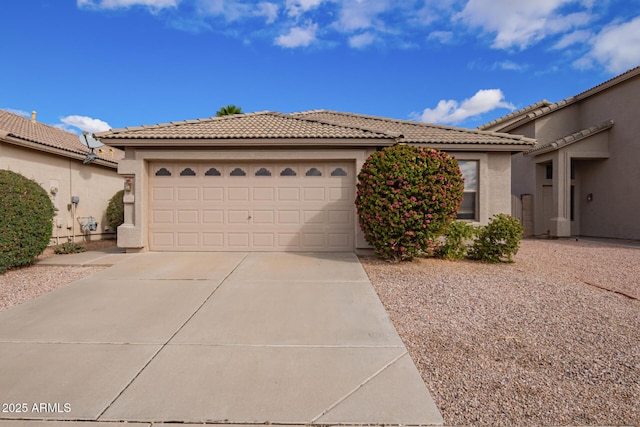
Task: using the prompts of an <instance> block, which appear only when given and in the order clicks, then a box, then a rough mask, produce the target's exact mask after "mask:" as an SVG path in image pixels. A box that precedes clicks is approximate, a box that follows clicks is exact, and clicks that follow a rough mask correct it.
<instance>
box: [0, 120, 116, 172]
mask: <svg viewBox="0 0 640 427" xmlns="http://www.w3.org/2000/svg"><path fill="white" fill-rule="evenodd" d="M6 137H13V138H16V139H18V140H22V141H29V142H32V143H35V144H38V145H42V146H45V147H51V148H56V149H59V150H63V151H65V152H67V153H69V154H70V156H69V157H74V158H78V157H79V156H73V155H72V154H77V155H81V156H84V155H86V154H87V153H89V149H88V148H87V147H86V146H84V145H83V144H82V143H81V142H80V139H79V137H78V135H76V134H73V133H70V132H67V131H64V130H62V129H58V128H55V127H53V126H49V125H46V124H43V123H38V122H32V121H31V120H29V119H27V118H25V117H22V116H19V115H17V114H13V113H10V112H8V111H4V110H0V139H4V138H6ZM105 148H106V147H105ZM114 150H115V151H114V156H113V158H112V157H111V156H110V155H106V154H104V155H101V154H99V153H96V154H98V156H99V157H100V158H101V159H102V160H104V161H105V162H108V163H110V164H112V165H117V163H118V160H120V159H121V158H122V157H123V156H124V153H123V152H122V151H120V150H118V149H114ZM96 151H98V150H96Z"/></svg>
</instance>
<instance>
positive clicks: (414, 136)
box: [95, 110, 535, 252]
mask: <svg viewBox="0 0 640 427" xmlns="http://www.w3.org/2000/svg"><path fill="white" fill-rule="evenodd" d="M95 137H96V138H98V139H99V140H101V141H102V142H103V143H105V144H106V145H108V146H111V147H117V148H121V149H124V151H125V158H124V159H123V160H122V161H120V163H119V168H118V171H119V173H120V174H121V175H123V176H124V178H125V180H126V182H127V185H128V187H127V191H126V192H125V198H124V202H125V223H124V224H123V225H122V226H120V227H119V228H118V245H119V246H121V247H124V248H126V249H127V251H131V252H134V251H145V250H153V251H222V250H225V251H354V250H357V249H359V248H367V247H368V245H367V243H366V242H365V241H364V238H363V237H362V235H361V232H360V230H359V225H358V221H357V218H356V212H355V205H354V199H355V191H356V176H357V174H358V172H359V170H360V168H361V167H362V164H363V163H364V161H365V160H366V159H367V157H368V156H369V155H370V154H371V153H373V152H374V151H375V150H378V149H381V148H383V147H387V146H391V145H394V144H398V143H405V144H415V145H420V146H429V147H435V148H439V149H442V150H444V151H446V152H448V153H450V154H452V155H453V156H455V157H456V158H457V159H458V161H459V162H460V165H461V169H462V171H463V174H464V175H465V177H466V188H465V200H464V202H463V207H462V208H461V211H460V217H461V218H464V219H467V220H470V221H473V222H477V223H486V222H487V221H488V220H489V218H490V217H491V216H492V215H494V214H496V213H501V212H504V213H508V212H510V207H511V204H510V203H511V196H510V194H511V190H510V182H511V181H510V179H511V154H512V153H514V152H520V151H523V150H528V149H530V148H531V147H532V146H533V145H534V143H535V142H534V141H533V140H531V139H528V138H523V137H520V136H513V135H508V134H498V133H494V132H484V131H478V130H467V129H460V128H453V127H446V126H437V125H428V124H423V123H417V122H411V121H401V120H394V119H386V118H381V117H372V116H364V115H359V114H351V113H341V112H335V111H325V110H316V111H306V112H301V113H293V114H282V113H276V112H269V111H266V112H258V113H249V114H237V115H231V116H224V117H214V118H208V119H200V120H189V121H183V122H173V123H167V124H159V125H152V126H141V127H131V128H124V129H114V130H110V131H107V132H101V133H97V134H95Z"/></svg>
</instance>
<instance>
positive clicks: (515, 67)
mask: <svg viewBox="0 0 640 427" xmlns="http://www.w3.org/2000/svg"><path fill="white" fill-rule="evenodd" d="M527 67H528V66H527V65H525V64H518V63H516V62H513V61H510V60H508V59H507V60H506V61H500V62H496V63H494V64H493V67H492V69H494V70H506V71H522V70H526V69H527Z"/></svg>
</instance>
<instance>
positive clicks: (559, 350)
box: [361, 240, 640, 426]
mask: <svg viewBox="0 0 640 427" xmlns="http://www.w3.org/2000/svg"><path fill="white" fill-rule="evenodd" d="M515 259H516V262H515V263H514V264H500V265H490V264H482V263H478V262H470V261H460V262H451V261H443V260H436V259H422V260H417V261H414V262H412V263H401V264H389V263H386V262H384V261H380V260H377V259H374V258H367V257H362V258H361V261H362V264H363V266H364V268H365V270H366V272H367V274H368V275H369V277H370V279H371V281H372V283H373V285H374V287H375V289H376V291H377V292H378V295H379V296H380V299H381V300H382V302H383V304H384V305H385V307H386V309H387V311H388V312H389V314H390V316H391V318H392V320H393V322H394V324H395V326H396V328H397V329H398V332H399V334H400V336H401V337H402V339H403V340H404V342H405V344H406V346H407V348H408V349H409V352H410V353H411V356H412V358H413V360H414V361H415V363H416V365H417V366H418V369H419V370H420V372H421V374H422V377H423V379H424V381H425V383H426V384H427V386H428V387H429V389H430V391H431V393H432V395H433V397H434V399H435V401H436V404H437V405H438V407H439V408H440V410H441V412H442V415H443V417H444V420H445V425H456V426H457V425H478V426H540V425H542V426H557V425H640V301H638V299H637V298H640V248H626V247H619V246H611V245H603V244H597V243H591V242H585V241H579V242H576V241H575V240H555V241H554V240H525V241H523V242H522V245H521V248H520V251H519V253H518V254H517V256H516V257H515ZM604 288H606V289H609V290H605V289H604Z"/></svg>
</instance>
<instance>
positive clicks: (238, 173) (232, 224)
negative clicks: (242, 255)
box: [149, 161, 355, 251]
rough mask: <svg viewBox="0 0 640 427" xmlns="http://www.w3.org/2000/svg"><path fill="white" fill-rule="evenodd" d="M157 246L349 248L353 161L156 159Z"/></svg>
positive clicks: (152, 180)
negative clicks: (172, 160)
mask: <svg viewBox="0 0 640 427" xmlns="http://www.w3.org/2000/svg"><path fill="white" fill-rule="evenodd" d="M149 166H150V167H149V174H150V177H149V201H150V202H149V248H150V249H151V250H154V251H351V250H353V249H354V224H355V207H354V203H353V201H354V196H355V194H354V193H355V174H354V165H353V164H352V163H349V162H342V163H341V162H332V163H327V162H324V161H322V162H310V163H307V162H305V163H303V162H287V163H275V162H272V163H267V162H261V163H257V162H256V163H252V162H244V163H240V162H238V163H231V162H229V163H197V162H190V163H189V162H181V163H173V162H166V163H160V162H157V163H151V164H150V165H149Z"/></svg>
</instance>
